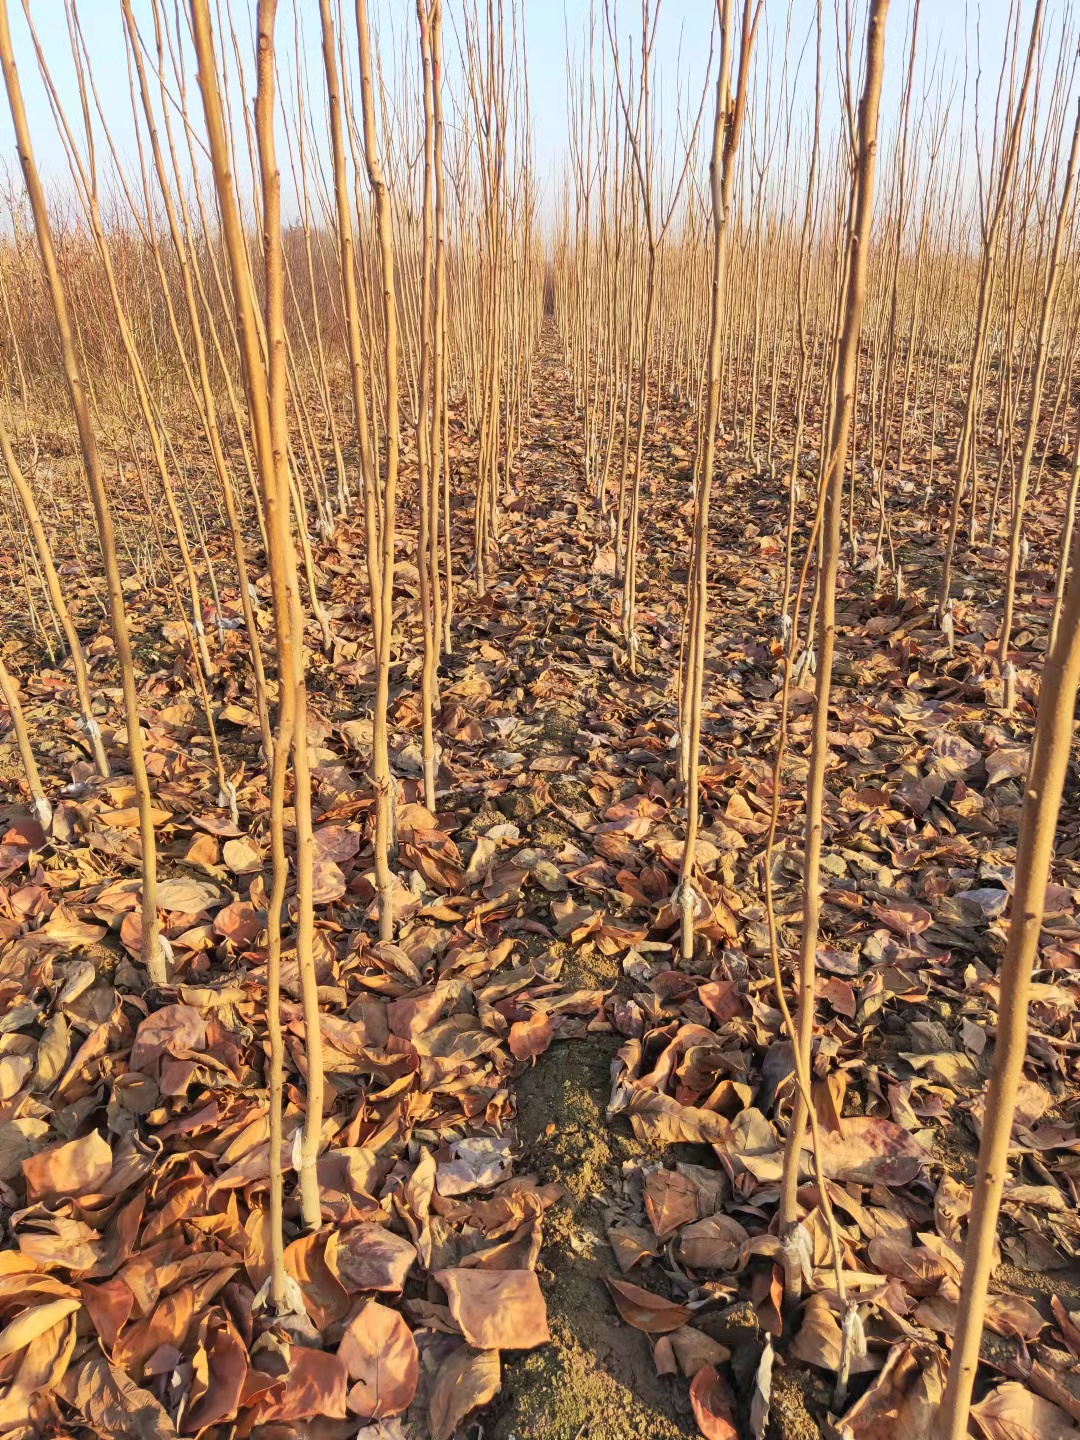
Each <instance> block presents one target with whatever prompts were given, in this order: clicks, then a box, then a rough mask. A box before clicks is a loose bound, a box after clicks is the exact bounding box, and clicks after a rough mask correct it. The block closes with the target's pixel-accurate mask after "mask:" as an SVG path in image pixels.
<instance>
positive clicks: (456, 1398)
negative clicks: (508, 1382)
mask: <svg viewBox="0 0 1080 1440" xmlns="http://www.w3.org/2000/svg"><path fill="white" fill-rule="evenodd" d="M501 1384H502V1377H501V1374H500V1371H499V1352H498V1351H497V1350H479V1351H476V1350H469V1349H468V1348H467V1347H466V1346H464V1345H462V1346H461V1348H460V1349H458V1350H455V1351H453V1352H452V1353H451V1354H450V1355H448V1356H447V1357H446V1359H445V1360H444V1361H443V1363H442V1365H441V1366H440V1367H439V1372H438V1374H437V1375H436V1376H435V1383H434V1385H433V1386H432V1387H431V1399H430V1400H429V1401H428V1423H429V1425H430V1427H431V1440H451V1436H452V1435H453V1434H454V1431H455V1430H456V1429H457V1427H458V1425H459V1424H460V1423H461V1421H462V1420H464V1419H465V1416H466V1415H468V1414H469V1413H470V1412H471V1411H473V1410H475V1409H477V1407H478V1406H480V1405H486V1404H487V1403H488V1401H489V1400H493V1399H494V1398H495V1396H496V1395H497V1394H498V1393H499V1387H500V1385H501Z"/></svg>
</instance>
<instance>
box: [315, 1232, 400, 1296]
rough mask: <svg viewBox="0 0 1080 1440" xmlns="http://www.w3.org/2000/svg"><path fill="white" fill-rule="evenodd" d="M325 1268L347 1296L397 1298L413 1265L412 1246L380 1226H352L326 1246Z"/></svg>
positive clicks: (333, 1235)
mask: <svg viewBox="0 0 1080 1440" xmlns="http://www.w3.org/2000/svg"><path fill="white" fill-rule="evenodd" d="M325 1254H326V1264H327V1265H328V1266H329V1268H330V1270H331V1272H332V1273H333V1274H334V1275H335V1276H336V1277H337V1279H338V1280H339V1281H340V1282H341V1284H342V1285H343V1286H344V1287H345V1289H346V1290H347V1291H348V1292H349V1293H350V1294H356V1292H357V1291H359V1290H383V1291H388V1292H390V1293H392V1294H399V1293H400V1292H401V1290H402V1288H403V1287H404V1285H405V1277H406V1275H408V1273H409V1271H410V1270H411V1269H412V1267H413V1266H414V1265H415V1264H416V1246H415V1245H413V1244H412V1242H411V1241H409V1240H405V1239H404V1238H403V1237H402V1236H400V1235H395V1234H394V1232H393V1231H392V1230H388V1229H387V1228H386V1227H385V1226H384V1225H372V1224H361V1225H352V1226H350V1227H349V1228H348V1229H347V1230H343V1231H341V1232H340V1234H331V1235H330V1237H329V1239H328V1240H327V1242H326V1251H325Z"/></svg>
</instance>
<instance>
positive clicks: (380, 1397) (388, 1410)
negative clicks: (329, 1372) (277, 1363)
mask: <svg viewBox="0 0 1080 1440" xmlns="http://www.w3.org/2000/svg"><path fill="white" fill-rule="evenodd" d="M338 1355H339V1357H340V1358H341V1359H342V1360H343V1361H344V1362H345V1368H346V1369H347V1370H348V1372H349V1379H350V1380H351V1381H353V1382H354V1383H353V1384H352V1386H351V1388H350V1390H349V1395H348V1403H349V1409H350V1410H351V1411H352V1412H353V1413H354V1414H356V1415H362V1416H364V1417H365V1418H367V1419H372V1420H377V1419H381V1418H382V1417H383V1416H386V1415H399V1414H401V1412H402V1411H403V1410H407V1409H408V1407H409V1406H410V1405H411V1404H412V1399H413V1396H414V1395H415V1394H416V1386H417V1382H418V1380H419V1376H420V1357H419V1355H418V1353H417V1349H416V1341H415V1340H414V1339H413V1337H412V1331H411V1330H410V1329H409V1327H408V1325H406V1323H405V1321H404V1320H403V1318H402V1317H401V1316H400V1315H399V1314H398V1312H397V1311H396V1310H391V1309H390V1308H389V1307H388V1306H386V1305H380V1304H379V1302H378V1301H377V1300H370V1301H369V1302H368V1303H367V1304H366V1305H365V1306H364V1308H363V1309H362V1310H361V1311H360V1312H359V1314H358V1315H355V1316H354V1317H353V1318H352V1319H351V1320H350V1321H349V1323H348V1325H346V1327H345V1331H344V1333H343V1334H342V1337H341V1344H340V1345H339V1346H338Z"/></svg>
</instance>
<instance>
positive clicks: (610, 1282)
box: [604, 1275, 690, 1335]
mask: <svg viewBox="0 0 1080 1440" xmlns="http://www.w3.org/2000/svg"><path fill="white" fill-rule="evenodd" d="M604 1284H605V1285H606V1286H607V1288H608V1289H609V1290H610V1291H611V1298H612V1300H614V1302H615V1308H616V1310H618V1312H619V1314H620V1315H621V1316H622V1318H623V1319H624V1320H625V1321H626V1323H627V1325H632V1326H633V1327H634V1329H635V1330H644V1331H645V1332H646V1333H647V1334H649V1335H664V1334H666V1333H667V1332H668V1331H669V1330H678V1329H679V1327H680V1326H681V1325H685V1324H686V1322H687V1321H688V1320H689V1319H690V1310H689V1309H688V1307H687V1306H685V1305H677V1304H676V1303H675V1301H674V1300H665V1299H664V1297H663V1296H662V1295H654V1294H653V1293H652V1292H651V1291H650V1290H643V1289H642V1288H641V1286H640V1285H631V1284H630V1282H629V1281H628V1280H617V1279H616V1278H615V1276H614V1275H605V1276H604Z"/></svg>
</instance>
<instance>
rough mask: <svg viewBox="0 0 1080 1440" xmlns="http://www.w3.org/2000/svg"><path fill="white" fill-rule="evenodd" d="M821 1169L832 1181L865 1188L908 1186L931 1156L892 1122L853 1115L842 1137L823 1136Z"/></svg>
mask: <svg viewBox="0 0 1080 1440" xmlns="http://www.w3.org/2000/svg"><path fill="white" fill-rule="evenodd" d="M820 1158H821V1167H822V1169H823V1170H824V1172H825V1175H826V1177H827V1178H828V1179H829V1180H845V1181H851V1180H855V1181H858V1182H860V1183H861V1184H863V1185H893V1186H898V1185H907V1184H909V1183H910V1182H911V1181H912V1180H914V1179H915V1176H916V1175H918V1173H919V1171H920V1170H921V1168H922V1167H923V1166H924V1165H925V1164H926V1163H927V1161H928V1159H929V1156H928V1155H927V1153H926V1151H925V1150H924V1149H923V1148H922V1146H921V1145H920V1144H919V1142H918V1141H917V1140H915V1139H914V1138H913V1137H912V1136H911V1135H910V1134H909V1133H908V1131H906V1130H905V1129H903V1127H902V1126H900V1125H897V1124H896V1123H895V1122H894V1121H892V1120H882V1119H878V1118H877V1117H874V1116H863V1115H853V1116H850V1117H848V1118H847V1119H845V1120H844V1121H843V1128H842V1130H841V1131H840V1133H839V1134H837V1133H836V1132H835V1131H831V1130H823V1131H822V1132H821V1156H820Z"/></svg>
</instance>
